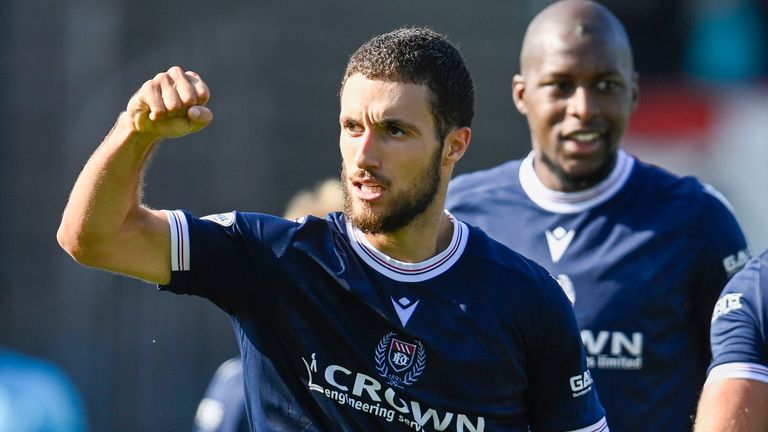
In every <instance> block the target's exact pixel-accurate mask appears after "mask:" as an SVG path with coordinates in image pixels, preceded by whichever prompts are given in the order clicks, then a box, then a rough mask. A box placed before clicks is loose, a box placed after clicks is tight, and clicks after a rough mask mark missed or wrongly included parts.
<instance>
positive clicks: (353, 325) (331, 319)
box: [163, 211, 608, 432]
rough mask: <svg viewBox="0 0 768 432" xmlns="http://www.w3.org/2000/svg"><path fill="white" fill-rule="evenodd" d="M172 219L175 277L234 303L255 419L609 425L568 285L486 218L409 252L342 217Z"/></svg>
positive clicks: (295, 423)
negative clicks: (369, 236)
mask: <svg viewBox="0 0 768 432" xmlns="http://www.w3.org/2000/svg"><path fill="white" fill-rule="evenodd" d="M167 214H168V217H169V221H170V222H171V224H170V225H171V233H172V234H171V239H172V261H173V268H172V269H173V272H172V279H171V282H170V284H169V285H168V286H166V287H163V288H164V289H168V290H170V291H172V292H176V293H185V294H193V295H199V296H203V297H205V298H208V299H210V300H211V301H212V302H214V303H215V304H216V305H218V306H219V307H220V308H221V309H223V310H224V311H226V312H227V313H228V314H229V316H230V318H231V322H232V325H233V328H234V330H235V334H236V338H237V341H238V343H239V345H240V351H241V354H242V361H243V374H244V380H245V399H246V409H247V412H248V416H249V420H250V423H251V427H252V428H253V429H254V430H270V431H297V430H301V431H379V430H386V431H390V430H417V431H422V430H424V431H432V430H435V431H465V432H469V431H521V432H522V431H528V430H529V428H530V430H531V431H567V430H578V431H604V430H608V428H607V425H606V423H605V418H604V412H603V410H602V407H601V405H600V403H599V401H598V398H597V395H596V392H595V390H594V388H593V385H592V378H591V375H590V373H589V371H588V369H587V367H586V360H585V357H584V351H583V346H582V344H581V341H580V339H579V333H578V330H577V327H576V322H575V319H574V316H573V312H572V310H571V307H570V303H569V302H568V300H567V298H566V297H565V296H564V295H563V293H562V290H561V289H560V288H559V286H558V285H557V283H556V282H555V281H554V279H553V278H551V277H550V276H549V274H548V273H547V272H546V271H545V270H544V269H543V268H541V267H540V266H538V265H536V264H535V263H533V262H532V261H530V260H528V259H525V258H524V257H522V256H520V255H518V254H516V253H514V252H512V251H511V250H509V249H508V248H506V247H504V246H502V245H501V244H499V243H497V242H495V241H493V240H491V239H490V238H488V237H487V236H486V235H484V234H483V233H482V232H481V231H479V230H477V229H475V228H469V227H468V226H466V225H465V224H463V223H460V222H457V221H454V223H453V226H454V231H453V238H452V240H451V243H450V246H449V247H448V248H446V249H445V250H444V251H443V252H441V253H439V254H438V255H436V256H434V257H432V258H431V259H429V260H427V261H424V262H421V263H405V262H400V261H397V260H394V259H392V258H391V257H389V256H387V255H384V254H382V253H381V252H379V251H378V250H376V249H375V248H374V247H373V246H372V245H371V244H370V243H369V242H368V241H367V240H366V238H365V236H364V235H363V234H362V233H361V232H359V231H358V230H356V229H354V228H352V227H351V226H350V225H348V224H347V223H346V222H345V219H344V217H343V216H342V215H341V214H339V213H332V214H330V215H329V216H328V217H327V218H325V219H319V218H314V217H308V218H306V219H302V220H300V221H298V222H293V221H288V220H285V219H282V218H278V217H273V216H267V215H263V214H256V213H238V212H234V213H227V214H220V215H215V216H211V217H207V218H202V219H198V218H195V217H192V216H191V215H189V214H188V213H185V212H182V211H173V212H167Z"/></svg>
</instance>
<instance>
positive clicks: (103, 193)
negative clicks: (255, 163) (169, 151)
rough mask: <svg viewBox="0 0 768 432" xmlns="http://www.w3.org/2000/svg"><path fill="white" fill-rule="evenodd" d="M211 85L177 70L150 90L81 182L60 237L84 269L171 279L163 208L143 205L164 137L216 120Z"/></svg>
mask: <svg viewBox="0 0 768 432" xmlns="http://www.w3.org/2000/svg"><path fill="white" fill-rule="evenodd" d="M208 99H209V92H208V88H207V86H206V85H205V83H204V82H203V81H202V79H200V77H199V76H198V75H197V74H196V73H194V72H184V71H183V70H182V69H181V68H179V67H176V66H174V67H172V68H171V69H169V70H168V71H167V72H163V73H159V74H157V75H156V76H155V77H154V78H153V79H151V80H149V81H147V82H145V83H144V85H142V87H141V88H140V89H139V91H138V92H137V93H136V94H135V95H134V96H133V97H132V98H131V100H130V101H129V102H128V106H127V108H126V111H125V112H123V113H121V114H120V116H119V117H118V119H117V122H116V123H115V125H114V127H113V128H112V130H111V131H110V133H109V135H107V137H106V138H105V139H104V142H102V144H101V145H100V146H99V147H98V148H97V149H96V151H95V152H94V153H93V155H92V156H91V158H90V159H89V160H88V162H87V163H86V165H85V167H84V168H83V170H82V172H81V173H80V175H79V176H78V178H77V181H76V182H75V185H74V187H73V189H72V192H71V194H70V197H69V201H68V202H67V205H66V207H65V209H64V214H63V216H62V220H61V225H60V226H59V230H58V232H57V240H58V241H59V244H60V245H61V247H62V248H63V249H64V250H65V251H67V253H69V254H70V255H71V256H72V257H73V258H74V259H75V260H76V261H78V262H79V263H81V264H84V265H87V266H91V267H97V268H101V269H104V270H108V271H113V272H117V273H121V274H125V275H128V276H132V277H136V278H139V279H142V280H145V281H149V282H154V283H167V282H169V281H170V277H171V266H170V248H171V245H170V234H169V231H168V230H169V228H168V222H167V220H166V217H165V214H164V213H163V212H162V211H157V210H151V209H148V208H146V207H144V206H143V205H142V204H141V196H142V177H143V171H144V168H145V166H146V163H147V161H148V160H149V157H150V155H151V153H152V149H153V148H154V147H155V145H157V143H158V142H159V140H160V139H162V138H175V137H180V136H183V135H187V134H190V133H193V132H196V131H198V130H200V129H202V128H203V127H205V126H206V125H207V124H208V123H210V121H211V119H212V117H213V116H212V113H211V111H210V110H208V108H205V107H204V106H203V105H205V103H206V102H207V101H208Z"/></svg>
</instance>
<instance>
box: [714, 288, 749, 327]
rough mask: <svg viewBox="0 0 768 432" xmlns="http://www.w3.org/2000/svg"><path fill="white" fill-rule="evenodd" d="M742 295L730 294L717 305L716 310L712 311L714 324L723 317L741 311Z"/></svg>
mask: <svg viewBox="0 0 768 432" xmlns="http://www.w3.org/2000/svg"><path fill="white" fill-rule="evenodd" d="M741 297H742V294H741V293H728V294H726V295H724V296H723V297H722V298H721V299H720V300H718V301H717V303H715V310H714V311H712V322H715V321H716V320H717V319H718V318H720V317H721V316H723V315H725V314H727V313H731V312H733V311H735V310H739V309H741V307H742V306H743V305H742V303H741Z"/></svg>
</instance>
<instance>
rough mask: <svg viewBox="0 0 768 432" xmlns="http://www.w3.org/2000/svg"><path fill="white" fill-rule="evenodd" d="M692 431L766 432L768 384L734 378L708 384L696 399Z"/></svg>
mask: <svg viewBox="0 0 768 432" xmlns="http://www.w3.org/2000/svg"><path fill="white" fill-rule="evenodd" d="M697 413H698V414H697V415H696V427H695V429H694V430H695V431H696V432H720V431H729V432H760V431H766V430H768V383H764V382H760V381H756V380H751V379H738V378H724V379H720V380H716V381H714V382H708V383H707V385H706V386H705V387H704V391H703V392H702V394H701V399H700V400H699V408H698V410H697Z"/></svg>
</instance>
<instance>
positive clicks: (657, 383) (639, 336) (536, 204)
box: [446, 151, 749, 432]
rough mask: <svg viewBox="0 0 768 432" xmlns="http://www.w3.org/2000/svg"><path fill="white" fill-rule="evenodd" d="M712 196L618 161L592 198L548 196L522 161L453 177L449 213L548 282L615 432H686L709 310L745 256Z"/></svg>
mask: <svg viewBox="0 0 768 432" xmlns="http://www.w3.org/2000/svg"><path fill="white" fill-rule="evenodd" d="M716 195H717V194H716V192H715V191H712V190H711V188H709V187H707V186H705V185H703V184H702V183H700V182H699V181H697V180H696V179H694V178H691V177H685V178H680V177H677V176H674V175H672V174H670V173H668V172H666V171H663V170H661V169H659V168H657V167H654V166H651V165H647V164H644V163H642V162H639V161H637V160H636V159H635V158H634V157H632V156H630V155H629V154H627V153H625V152H623V151H619V153H618V157H617V161H616V165H615V167H614V169H613V170H612V172H611V173H610V174H609V176H608V177H607V178H606V179H605V180H603V181H602V182H600V183H599V184H597V185H595V186H594V187H592V188H590V189H588V190H584V191H580V192H574V193H564V192H559V191H553V190H550V189H547V188H546V187H545V186H544V185H543V184H542V183H541V181H540V180H539V179H538V177H537V175H536V173H535V172H534V170H533V154H530V155H529V156H528V157H527V158H525V159H523V160H518V161H511V162H507V163H505V164H503V165H500V166H498V167H495V168H492V169H489V170H486V171H480V172H476V173H471V174H467V175H462V176H459V177H457V178H456V179H454V180H453V181H452V182H451V185H450V186H449V189H448V198H447V202H446V206H447V208H448V210H449V211H451V212H452V213H453V214H454V215H455V216H456V218H458V219H459V220H462V221H465V222H467V223H469V224H471V225H475V226H477V227H479V228H481V229H482V230H483V231H485V232H486V233H487V234H488V235H489V236H491V237H493V238H494V239H496V240H498V241H500V242H501V243H503V244H505V245H506V246H508V247H510V248H511V249H513V250H515V251H517V252H519V253H521V254H523V255H525V256H527V257H528V258H531V259H533V260H534V261H536V262H538V263H540V264H541V265H543V266H544V267H545V268H546V269H547V270H548V271H549V272H550V273H551V274H553V275H555V277H557V279H558V281H559V282H560V284H561V285H562V287H563V289H564V291H565V292H566V293H567V294H568V297H569V298H570V299H571V300H572V301H573V308H574V312H575V314H576V320H577V322H578V324H579V328H580V329H581V335H582V339H583V341H584V344H585V347H586V351H587V361H588V364H589V367H590V370H591V371H592V374H593V377H594V379H595V385H596V386H597V389H598V391H599V393H600V399H601V401H602V403H603V406H604V407H605V410H606V416H607V419H608V422H609V423H610V425H611V427H612V428H613V429H614V430H619V431H622V432H627V431H638V432H639V431H649V430H663V431H690V430H691V427H692V424H691V420H690V416H691V415H692V414H693V412H694V410H695V406H696V401H697V395H698V392H699V391H700V390H701V387H702V385H703V383H704V379H705V377H706V368H707V365H708V364H709V359H710V355H709V320H710V316H711V311H712V307H713V306H714V304H715V301H716V300H717V297H718V295H719V293H720V291H721V290H722V289H723V286H724V285H725V283H726V281H727V279H728V277H729V276H731V274H732V273H734V272H735V271H736V270H738V268H740V267H741V266H742V265H743V264H744V263H745V262H746V261H747V259H748V256H749V255H748V251H747V250H746V241H745V238H744V235H743V234H742V231H741V229H740V227H739V225H738V223H737V222H736V220H735V218H734V216H733V214H732V213H731V211H730V210H729V208H728V207H727V206H726V205H725V204H724V202H723V201H721V199H719V198H718V197H717V196H716ZM680 359H685V364H684V365H681V363H680Z"/></svg>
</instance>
